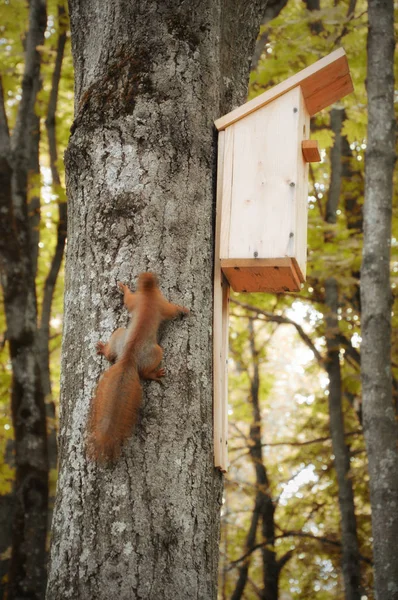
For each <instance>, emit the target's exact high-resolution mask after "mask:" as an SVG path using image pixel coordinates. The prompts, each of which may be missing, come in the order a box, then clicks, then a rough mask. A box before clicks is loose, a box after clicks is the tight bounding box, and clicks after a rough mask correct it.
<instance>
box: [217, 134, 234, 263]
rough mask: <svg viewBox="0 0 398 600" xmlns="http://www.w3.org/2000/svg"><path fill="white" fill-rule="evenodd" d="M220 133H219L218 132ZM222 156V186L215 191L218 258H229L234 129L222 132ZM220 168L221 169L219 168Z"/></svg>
mask: <svg viewBox="0 0 398 600" xmlns="http://www.w3.org/2000/svg"><path fill="white" fill-rule="evenodd" d="M220 133H221V132H220ZM224 135H225V138H224V154H223V163H222V169H223V173H222V186H221V189H220V190H218V189H217V202H220V203H221V211H222V219H221V233H220V254H219V257H223V256H225V257H228V256H229V236H230V225H231V200H232V184H233V180H234V172H233V158H234V128H233V127H229V128H228V129H227V130H226V131H225V132H224ZM220 168H221V167H220Z"/></svg>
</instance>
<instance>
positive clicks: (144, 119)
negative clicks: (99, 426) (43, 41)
mask: <svg viewBox="0 0 398 600" xmlns="http://www.w3.org/2000/svg"><path fill="white" fill-rule="evenodd" d="M263 4H265V2H264V3H263V2H254V3H250V4H249V5H248V3H246V2H244V1H242V2H236V1H235V2H232V1H230V2H221V1H216V2H214V1H210V0H202V1H201V2H198V3H195V4H191V3H179V4H178V3H175V2H173V1H171V0H169V1H166V2H164V1H159V2H154V1H153V0H152V1H148V0H147V1H143V2H139V3H138V2H134V3H132V2H125V1H123V0H115V2H112V3H109V2H106V1H105V0H103V1H100V2H98V3H96V4H95V5H94V4H92V3H87V2H81V1H80V0H71V1H70V16H71V29H72V46H73V55H74V63H75V73H76V86H75V122H74V126H73V128H72V130H73V135H72V137H71V140H70V144H69V148H68V152H67V156H66V167H67V175H68V194H69V202H70V205H69V213H68V229H69V231H68V251H67V265H66V296H65V322H64V342H63V360H62V397H61V403H62V408H61V413H62V414H61V423H60V438H59V452H60V474H59V482H58V494H57V502H56V507H55V513H54V520H53V538H52V558H51V568H50V574H49V584H48V598H49V599H51V600H56V599H58V598H62V599H64V598H65V597H73V598H77V597H79V598H82V599H83V598H87V599H89V598H90V599H92V598H96V599H97V600H101V599H105V598H106V599H107V600H108V599H109V598H119V599H120V600H123V599H131V598H140V597H141V598H146V599H148V600H149V599H151V598H152V599H155V598H156V599H157V598H175V599H176V600H178V599H180V598H181V599H182V598H183V599H184V600H186V599H188V598H203V599H209V598H215V596H216V581H217V563H218V537H219V509H220V502H221V493H222V477H221V475H220V474H219V473H218V472H217V471H215V470H214V467H213V447H212V376H211V362H212V339H211V327H212V270H213V269H212V265H213V255H212V247H213V246H212V243H213V211H214V181H215V179H214V174H215V149H216V147H215V137H214V128H213V119H214V118H215V117H217V116H219V115H220V114H222V113H223V112H225V111H227V110H229V109H230V108H232V106H234V105H236V104H239V103H241V102H242V101H244V98H245V95H246V83H247V75H248V67H249V64H250V63H249V58H250V54H251V51H252V48H253V45H254V41H255V37H256V34H257V28H258V22H259V19H260V16H261V13H262V10H263ZM146 270H153V271H155V272H157V273H158V275H159V276H160V284H161V289H162V291H163V292H164V294H165V295H166V297H167V298H169V299H170V300H172V301H176V302H178V303H180V304H184V305H186V306H188V307H189V308H190V309H191V315H190V316H189V317H188V318H187V319H186V320H184V321H180V322H174V323H171V324H169V325H167V327H166V328H165V329H164V331H163V335H162V336H161V343H162V345H163V347H164V350H165V354H164V363H165V366H166V369H167V378H166V380H165V384H164V386H157V385H156V384H153V383H152V384H148V385H145V386H144V400H143V406H142V410H141V414H140V418H139V423H138V426H137V427H136V430H135V432H134V434H133V435H132V437H131V439H130V440H129V443H128V444H127V446H126V448H125V450H124V452H123V454H122V456H121V458H120V460H119V461H118V462H117V464H116V465H114V467H112V468H109V467H108V468H107V467H98V466H96V465H95V464H92V463H87V461H86V458H85V455H84V441H85V430H86V421H87V413H88V409H89V404H90V400H91V397H92V394H93V390H94V387H95V385H96V382H97V380H98V377H99V375H100V373H101V372H102V371H103V370H104V368H105V364H104V363H103V361H101V360H100V359H99V358H96V356H95V343H96V341H97V340H99V339H106V338H107V337H109V335H110V333H111V331H112V330H113V329H114V328H115V327H116V326H117V325H119V324H122V323H125V322H126V319H127V315H126V314H125V312H124V311H123V312H122V311H121V304H122V303H121V298H120V296H119V294H118V292H117V289H116V281H117V280H121V281H124V282H126V283H129V284H134V283H135V278H136V276H137V274H138V273H139V272H141V271H146ZM72 573H73V576H71V574H72Z"/></svg>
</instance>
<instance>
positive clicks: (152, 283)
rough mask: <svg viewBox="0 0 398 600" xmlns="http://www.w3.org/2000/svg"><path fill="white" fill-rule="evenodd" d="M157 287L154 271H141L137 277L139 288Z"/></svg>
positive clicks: (149, 288)
mask: <svg viewBox="0 0 398 600" xmlns="http://www.w3.org/2000/svg"><path fill="white" fill-rule="evenodd" d="M157 287H158V278H157V277H156V275H155V274H154V273H141V275H140V276H139V277H138V289H139V290H153V289H155V288H157Z"/></svg>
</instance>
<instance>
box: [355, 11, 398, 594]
mask: <svg viewBox="0 0 398 600" xmlns="http://www.w3.org/2000/svg"><path fill="white" fill-rule="evenodd" d="M368 6H369V8H368V16H369V34H368V72H367V92H368V113H369V123H368V140H367V151H366V163H365V205H364V248H363V262H362V271H361V304H362V316H361V320H362V348H361V370H362V397H363V426H364V432H365V440H366V447H367V453H368V459H369V477H370V492H371V506H372V530H373V548H374V565H375V595H376V598H377V600H386V599H388V600H393V599H395V598H398V561H397V552H398V510H397V507H398V449H397V440H398V431H397V421H396V415H395V411H394V406H393V401H392V382H391V301H392V296H391V290H390V238H391V213H392V192H393V187H392V175H393V168H394V161H395V119H394V103H393V102H394V75H393V68H394V62H393V61H394V29H393V27H394V7H393V2H392V0H381V1H380V0H370V1H369V5H368Z"/></svg>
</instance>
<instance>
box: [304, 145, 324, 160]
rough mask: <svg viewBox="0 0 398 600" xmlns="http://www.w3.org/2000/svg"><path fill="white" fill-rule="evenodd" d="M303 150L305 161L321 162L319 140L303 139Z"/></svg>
mask: <svg viewBox="0 0 398 600" xmlns="http://www.w3.org/2000/svg"><path fill="white" fill-rule="evenodd" d="M301 150H302V152H303V157H304V160H305V162H308V163H310V162H321V153H320V152H319V148H318V142H317V140H303V141H302V142H301Z"/></svg>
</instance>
